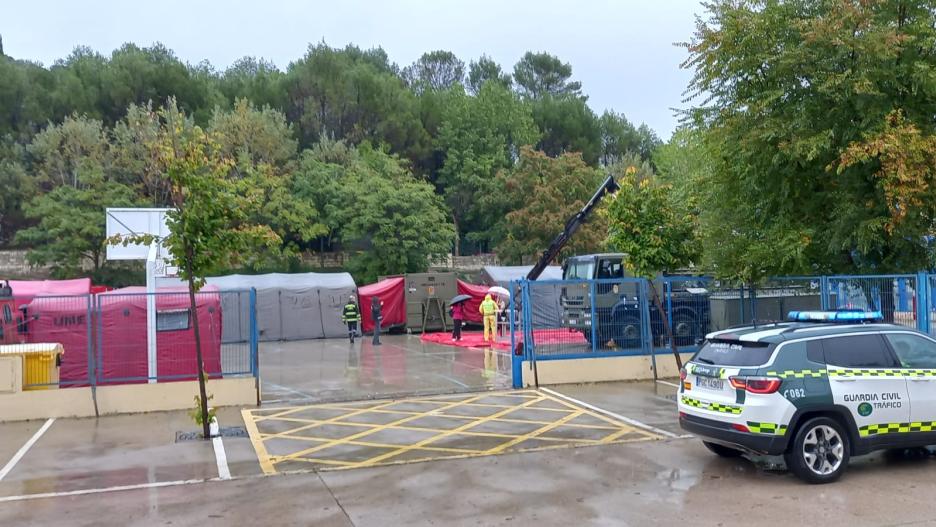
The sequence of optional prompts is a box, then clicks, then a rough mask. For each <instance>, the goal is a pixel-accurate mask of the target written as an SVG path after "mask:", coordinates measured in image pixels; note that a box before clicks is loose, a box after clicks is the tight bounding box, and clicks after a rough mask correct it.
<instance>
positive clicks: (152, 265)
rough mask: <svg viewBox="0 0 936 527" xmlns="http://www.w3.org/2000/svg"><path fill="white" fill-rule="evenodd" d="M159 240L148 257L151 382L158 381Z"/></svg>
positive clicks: (147, 338)
mask: <svg viewBox="0 0 936 527" xmlns="http://www.w3.org/2000/svg"><path fill="white" fill-rule="evenodd" d="M157 258H159V242H158V241H154V242H153V243H151V244H150V246H149V253H148V254H147V257H146V365H147V367H146V371H147V377H149V382H150V383H154V382H156V374H157V370H156V260H157Z"/></svg>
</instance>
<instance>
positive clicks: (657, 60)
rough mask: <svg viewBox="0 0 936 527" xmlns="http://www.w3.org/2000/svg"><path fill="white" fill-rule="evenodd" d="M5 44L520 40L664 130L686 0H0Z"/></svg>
mask: <svg viewBox="0 0 936 527" xmlns="http://www.w3.org/2000/svg"><path fill="white" fill-rule="evenodd" d="M3 3H5V4H6V5H5V6H3V8H2V9H0V13H2V14H0V35H2V36H3V45H4V49H5V52H6V54H7V55H10V56H13V57H16V58H22V59H30V60H37V61H40V62H42V63H43V64H46V65H49V64H51V63H52V62H54V61H55V60H56V59H59V58H63V57H65V56H67V55H68V54H69V53H70V52H71V50H72V49H73V48H74V47H75V46H76V45H79V44H82V45H87V46H90V47H91V48H93V49H95V50H98V51H101V52H103V53H105V54H109V53H110V52H111V51H112V50H113V49H114V48H117V47H119V46H120V45H121V44H122V43H124V42H135V43H137V44H140V45H150V44H152V43H153V42H157V41H158V42H162V43H163V44H165V45H166V46H167V47H169V48H170V49H172V50H174V51H175V52H176V54H177V55H178V56H179V57H181V58H182V59H183V60H185V61H188V62H191V63H197V62H199V61H201V60H204V59H207V60H208V61H210V62H211V63H212V64H213V65H214V66H215V67H216V68H218V69H222V70H223V69H224V68H226V67H227V66H228V65H230V64H231V63H232V62H233V61H235V60H236V59H238V58H240V57H242V56H245V55H252V56H258V57H263V58H266V59H269V60H272V61H273V62H274V63H275V64H277V65H278V66H279V67H280V68H281V69H285V68H286V66H288V64H289V62H290V61H292V60H295V59H297V58H299V57H301V56H302V55H303V54H304V52H305V50H306V48H307V46H308V44H309V43H310V42H319V41H321V40H323V39H324V40H325V42H327V43H328V44H329V45H332V46H337V47H343V46H344V45H345V44H348V43H354V44H357V45H358V46H361V47H375V46H381V47H383V48H384V50H386V52H387V53H388V54H389V56H390V58H391V60H393V61H394V62H396V63H397V64H399V65H401V66H405V65H407V64H409V63H411V62H413V61H414V60H415V59H417V58H418V57H419V56H420V55H421V54H422V53H423V52H425V51H429V50H435V49H445V50H450V51H452V52H454V53H455V54H456V55H457V56H458V57H459V58H461V59H462V60H464V61H465V63H466V64H467V63H468V61H469V60H471V59H473V58H477V57H478V56H480V55H481V54H482V53H487V54H488V55H490V56H491V57H493V58H494V59H495V60H497V61H498V62H500V63H501V65H502V67H504V69H505V70H508V71H510V70H512V68H513V64H514V63H515V62H516V61H517V59H518V58H519V57H520V56H521V55H522V54H523V53H524V52H525V51H527V50H533V51H548V52H550V53H553V54H555V55H558V56H559V57H560V58H561V59H562V60H563V61H566V62H570V63H571V64H572V69H573V76H574V78H575V79H576V80H580V81H581V82H582V84H583V88H584V91H585V93H586V94H587V95H588V96H589V104H590V105H591V107H592V109H593V110H595V111H596V112H598V113H601V112H602V111H603V110H605V109H606V108H612V109H614V110H616V111H618V112H623V113H624V114H625V115H626V116H627V118H628V119H630V120H631V121H633V122H635V123H640V122H645V123H647V124H648V125H650V126H651V127H652V128H653V129H654V130H656V132H657V133H658V134H659V135H660V137H661V138H662V139H664V140H666V139H668V138H669V136H670V134H671V133H672V131H673V129H674V128H675V127H676V124H677V119H676V118H675V117H674V116H673V111H672V110H671V109H672V108H674V107H676V108H682V107H684V104H683V103H682V93H683V90H684V89H685V87H686V84H687V82H688V80H689V72H687V71H684V70H681V69H680V68H679V64H680V62H681V61H682V60H683V59H684V58H685V56H686V55H685V50H684V49H681V48H677V47H675V46H673V43H675V42H682V41H685V40H687V39H688V38H689V36H690V35H691V33H692V31H693V28H694V14H695V13H696V12H698V11H699V10H700V7H699V2H698V0H656V1H653V0H617V1H612V0H578V1H569V0H566V1H555V0H493V1H492V0H470V1H459V2H456V1H446V0H329V1H318V0H308V1H300V0H225V1H216V0H184V1H183V0H160V1H158V2H143V1H134V0H83V1H80V2H78V1H62V0H58V1H55V0H27V1H15V0H4V2H3Z"/></svg>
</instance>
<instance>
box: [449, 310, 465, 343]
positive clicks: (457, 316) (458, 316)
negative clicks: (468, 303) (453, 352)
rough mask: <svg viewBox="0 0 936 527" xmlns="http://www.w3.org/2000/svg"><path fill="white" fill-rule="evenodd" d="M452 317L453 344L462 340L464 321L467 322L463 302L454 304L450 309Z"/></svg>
mask: <svg viewBox="0 0 936 527" xmlns="http://www.w3.org/2000/svg"><path fill="white" fill-rule="evenodd" d="M449 314H450V315H452V342H458V341H459V340H461V330H462V320H465V306H464V303H463V302H459V303H457V304H454V305H453V306H452V307H451V308H449Z"/></svg>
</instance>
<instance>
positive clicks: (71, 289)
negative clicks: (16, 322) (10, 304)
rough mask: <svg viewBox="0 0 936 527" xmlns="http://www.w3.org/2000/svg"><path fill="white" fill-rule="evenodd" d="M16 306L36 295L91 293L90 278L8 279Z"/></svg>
mask: <svg viewBox="0 0 936 527" xmlns="http://www.w3.org/2000/svg"><path fill="white" fill-rule="evenodd" d="M10 287H11V288H12V289H13V298H14V300H15V301H16V307H17V309H19V308H20V307H22V306H24V305H26V304H28V303H29V302H30V301H31V300H32V299H33V298H35V297H37V296H74V295H89V294H91V279H90V278H75V279H74V280H10Z"/></svg>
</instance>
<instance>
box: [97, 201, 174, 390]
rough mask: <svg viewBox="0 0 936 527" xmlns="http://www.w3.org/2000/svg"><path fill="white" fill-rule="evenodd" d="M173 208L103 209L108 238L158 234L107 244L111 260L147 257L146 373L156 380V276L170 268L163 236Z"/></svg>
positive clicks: (108, 256) (150, 379)
mask: <svg viewBox="0 0 936 527" xmlns="http://www.w3.org/2000/svg"><path fill="white" fill-rule="evenodd" d="M169 210H170V209H161V208H119V207H108V208H106V209H104V218H105V226H106V230H107V237H108V239H110V238H112V237H123V236H139V235H142V234H151V235H153V236H154V237H155V239H154V240H153V242H152V243H151V244H149V246H147V245H143V244H137V243H130V244H127V243H111V244H108V246H107V259H108V260H145V261H146V375H147V377H148V381H149V382H151V383H154V382H156V375H157V374H158V371H157V361H156V278H157V277H160V276H166V272H167V271H168V268H167V265H166V259H165V248H163V247H162V246H161V244H162V240H163V239H165V238H166V237H167V236H169V234H170V233H169V227H168V226H167V224H166V214H167V213H168V212H169Z"/></svg>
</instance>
